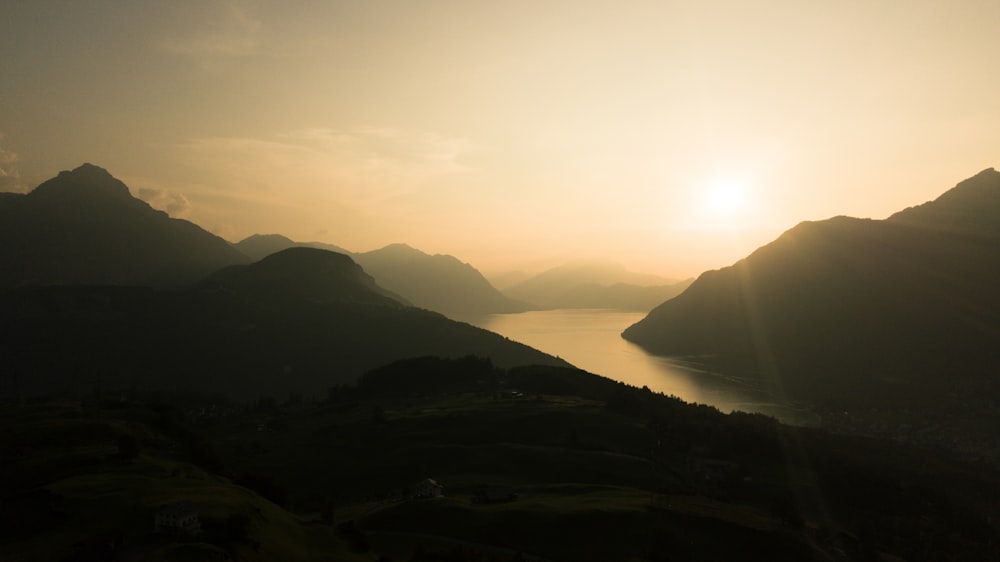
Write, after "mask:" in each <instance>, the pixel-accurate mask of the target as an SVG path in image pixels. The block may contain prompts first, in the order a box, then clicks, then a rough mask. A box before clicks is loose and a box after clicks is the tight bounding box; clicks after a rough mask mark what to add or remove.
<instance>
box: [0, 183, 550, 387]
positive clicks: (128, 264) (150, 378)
mask: <svg viewBox="0 0 1000 562" xmlns="http://www.w3.org/2000/svg"><path fill="white" fill-rule="evenodd" d="M272 241H273V239H272ZM279 242H280V240H279ZM0 251H2V256H3V258H4V259H5V260H6V261H5V266H9V267H5V268H4V269H3V276H4V277H3V282H4V285H3V287H2V289H4V290H0V356H2V357H4V368H3V369H2V371H0V394H2V395H4V396H8V397H9V396H11V395H36V394H43V393H45V394H50V393H64V394H75V395H77V396H79V395H81V394H87V395H89V394H90V393H91V392H93V391H94V390H95V389H102V390H103V391H104V392H115V393H127V392H133V391H135V392H151V391H167V392H217V393H221V394H225V395H229V396H233V397H241V398H254V397H258V396H276V397H283V396H287V395H288V394H289V393H302V394H308V395H316V394H322V393H325V391H326V389H327V388H328V387H330V386H333V385H338V384H351V383H353V382H354V380H355V379H356V378H357V377H358V376H359V375H360V374H362V373H363V372H365V371H366V370H369V369H372V368H374V367H377V366H380V365H383V364H386V363H389V362H392V361H395V360H398V359H403V358H408V357H415V356H424V355H437V356H443V357H460V356H466V355H476V356H481V357H488V358H490V359H491V360H492V361H493V362H494V363H495V364H496V365H498V366H501V367H508V366H516V365H530V364H548V365H566V363H565V362H564V361H562V360H559V359H557V358H554V357H551V356H548V355H546V354H544V353H541V352H539V351H537V350H534V349H532V348H529V347H527V346H525V345H522V344H519V343H516V342H512V341H510V340H508V339H506V338H504V337H502V336H499V335H497V334H493V333H491V332H488V331H485V330H482V329H479V328H474V327H472V326H470V325H468V324H464V323H460V322H455V321H452V320H449V319H447V318H445V317H444V316H442V315H440V314H437V313H434V312H429V311H426V310H421V309H417V308H413V307H411V306H408V305H407V304H406V303H405V302H404V301H405V299H403V298H402V297H399V296H398V295H396V294H394V293H392V292H390V291H388V290H386V289H384V288H383V287H381V286H379V285H378V284H377V283H376V282H375V281H374V280H373V279H372V277H371V276H369V275H368V274H367V273H365V272H364V270H362V268H361V267H360V266H359V265H358V264H357V263H355V262H354V261H353V260H352V259H351V258H350V257H349V256H347V255H344V254H339V253H336V252H331V251H327V250H322V249H315V248H290V249H286V250H283V251H281V252H278V253H276V254H272V255H269V256H268V257H266V258H264V259H262V260H260V261H258V262H256V263H252V264H251V263H249V262H250V261H251V260H250V258H248V257H247V256H245V255H243V254H242V253H240V252H239V251H238V250H237V249H236V248H234V247H233V246H231V245H230V244H229V243H227V242H225V241H224V240H222V239H220V238H218V237H215V236H213V235H211V234H209V233H207V232H205V231H204V230H202V229H200V228H199V227H197V226H196V225H194V224H192V223H189V222H186V221H179V220H175V219H171V218H169V217H167V216H166V215H165V214H164V213H161V212H159V211H155V210H153V209H152V208H150V207H149V206H148V205H146V204H145V203H143V202H141V201H139V200H137V199H134V198H132V197H131V196H130V195H129V192H128V188H127V187H126V186H125V185H124V184H123V183H121V182H120V181H118V180H116V179H114V178H113V177H112V176H111V175H110V174H108V173H107V172H106V171H105V170H103V169H101V168H98V167H96V166H91V165H84V166H81V167H80V168H77V169H76V170H73V171H72V172H63V173H61V174H60V175H59V176H58V177H57V178H55V179H53V180H50V181H48V182H45V183H43V184H42V185H40V186H39V187H38V188H37V189H36V190H35V191H33V192H31V193H29V194H27V195H23V196H18V195H14V196H5V197H0ZM165 288H169V290H165Z"/></svg>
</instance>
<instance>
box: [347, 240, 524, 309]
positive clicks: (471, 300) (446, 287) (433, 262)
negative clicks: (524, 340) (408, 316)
mask: <svg viewBox="0 0 1000 562" xmlns="http://www.w3.org/2000/svg"><path fill="white" fill-rule="evenodd" d="M353 257H354V259H355V260H357V262H358V263H359V264H361V267H363V268H364V269H365V271H367V272H368V273H369V274H371V276H372V277H374V278H375V280H376V281H377V282H378V284H379V285H381V286H383V287H385V288H386V289H388V290H390V291H392V292H394V293H397V294H399V295H401V296H402V297H404V298H405V299H406V300H408V301H409V302H411V303H413V306H416V307H419V308H426V309H428V310H433V311H435V312H440V313H441V314H444V315H445V316H448V317H449V318H455V319H457V320H468V319H473V318H477V317H481V316H484V315H487V314H502V313H509V312H520V311H521V310H522V309H521V307H520V306H518V305H517V304H515V303H513V302H511V301H510V300H509V299H508V298H507V297H505V296H504V295H503V294H501V293H500V292H499V291H497V290H496V288H494V287H493V285H491V284H490V282H489V281H487V280H486V278H485V277H483V275H482V274H481V273H480V272H479V271H478V270H476V269H475V268H474V267H472V266H471V265H469V264H467V263H463V262H461V261H459V260H458V259H457V258H455V257H453V256H449V255H443V254H436V255H433V256H432V255H429V254H425V253H424V252H421V251H420V250H417V249H415V248H411V247H410V246H407V245H405V244H392V245H389V246H386V247H384V248H381V249H378V250H373V251H371V252H364V253H361V254H354V256H353Z"/></svg>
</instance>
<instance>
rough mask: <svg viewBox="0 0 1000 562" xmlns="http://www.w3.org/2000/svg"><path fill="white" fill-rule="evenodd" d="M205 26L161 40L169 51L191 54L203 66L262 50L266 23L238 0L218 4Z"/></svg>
mask: <svg viewBox="0 0 1000 562" xmlns="http://www.w3.org/2000/svg"><path fill="white" fill-rule="evenodd" d="M213 6H215V7H217V9H216V10H213V12H214V13H211V14H209V15H207V16H206V18H205V19H206V20H207V21H208V23H207V24H205V25H204V26H203V27H201V28H199V29H195V30H191V31H187V32H186V33H182V34H179V35H177V36H175V37H170V38H167V39H165V40H163V41H161V42H160V47H161V48H162V49H163V50H165V51H166V52H168V53H172V54H175V55H180V56H185V57H190V58H192V59H194V60H196V61H198V62H199V63H200V64H202V65H207V64H209V63H210V62H211V61H213V60H217V59H228V58H237V57H246V56H251V55H254V54H257V53H259V52H261V47H262V38H261V35H262V31H263V28H264V26H263V24H262V23H261V21H260V19H258V18H257V17H256V16H255V15H254V14H252V13H251V12H250V11H249V10H248V9H247V8H246V7H245V6H243V5H242V4H240V3H239V2H236V1H228V2H220V3H215V4H213Z"/></svg>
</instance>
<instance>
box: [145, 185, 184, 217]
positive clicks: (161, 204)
mask: <svg viewBox="0 0 1000 562" xmlns="http://www.w3.org/2000/svg"><path fill="white" fill-rule="evenodd" d="M138 196H139V199H142V200H143V201H145V202H146V203H149V205H150V206H151V207H153V208H154V209H159V210H161V211H165V212H166V213H167V214H168V215H170V216H171V217H176V218H185V217H187V216H189V215H190V214H191V202H190V201H188V199H187V197H185V196H184V195H183V194H182V193H176V192H172V191H167V190H165V189H156V188H152V187H144V188H140V189H139V191H138Z"/></svg>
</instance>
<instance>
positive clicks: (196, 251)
mask: <svg viewBox="0 0 1000 562" xmlns="http://www.w3.org/2000/svg"><path fill="white" fill-rule="evenodd" d="M0 260H2V261H3V263H4V267H3V269H2V270H0V290H2V289H9V288H12V287H22V286H31V285H74V284H114V285H147V286H155V287H168V286H181V285H185V284H188V283H192V282H194V281H197V280H199V279H200V278H202V277H204V276H205V275H206V274H208V273H209V272H211V271H214V270H216V269H218V268H220V267H223V266H226V265H232V264H239V263H246V262H248V261H249V259H248V258H247V257H246V256H244V255H243V254H241V253H240V252H239V251H237V250H235V249H234V248H233V247H232V246H230V244H229V243H228V242H226V241H225V240H223V239H222V238H219V237H217V236H215V235H213V234H210V233H208V232H206V231H205V230H202V229H201V228H200V227H198V226H196V225H194V224H192V223H190V222H188V221H185V220H180V219H174V218H170V217H168V216H167V214H166V213H164V212H162V211H157V210H155V209H153V208H152V207H150V206H149V205H148V204H146V203H145V202H143V201H141V200H139V199H136V198H134V197H132V196H131V194H130V193H129V189H128V187H127V186H126V185H125V184H124V183H122V182H121V181H119V180H117V179H115V178H114V177H112V176H111V174H109V173H108V172H107V171H106V170H104V169H103V168H99V167H97V166H94V165H92V164H84V165H82V166H80V167H78V168H76V169H74V170H72V171H64V172H60V173H59V175H58V176H56V177H55V178H52V179H50V180H48V181H46V182H44V183H42V184H41V185H39V186H38V187H36V188H35V189H34V190H33V191H31V192H30V193H28V194H26V195H14V194H5V197H2V198H0Z"/></svg>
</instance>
